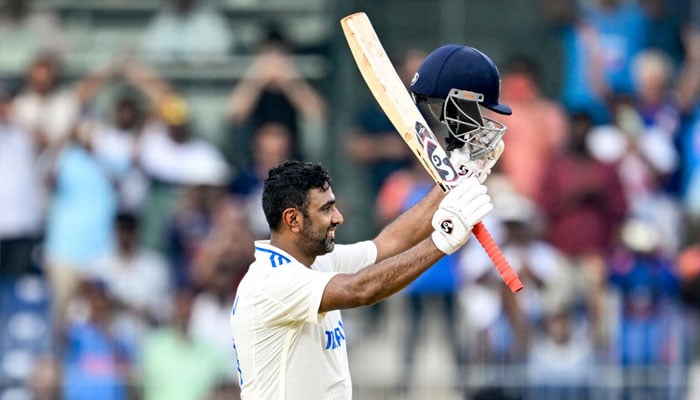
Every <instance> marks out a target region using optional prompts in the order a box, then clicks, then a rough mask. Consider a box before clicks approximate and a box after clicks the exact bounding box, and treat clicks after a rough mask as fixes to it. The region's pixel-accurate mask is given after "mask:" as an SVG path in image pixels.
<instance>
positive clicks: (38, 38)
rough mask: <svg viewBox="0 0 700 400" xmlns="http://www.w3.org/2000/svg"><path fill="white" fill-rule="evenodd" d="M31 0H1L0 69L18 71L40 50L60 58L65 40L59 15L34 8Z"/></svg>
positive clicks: (65, 47)
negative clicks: (0, 55)
mask: <svg viewBox="0 0 700 400" xmlns="http://www.w3.org/2000/svg"><path fill="white" fill-rule="evenodd" d="M33 3H34V1H32V0H3V1H2V2H1V3H0V37H1V38H2V40H1V41H0V54H2V57H1V58H0V71H1V72H3V73H13V72H16V71H21V70H22V69H23V68H24V67H25V66H26V65H28V64H29V63H30V62H31V60H32V58H33V57H35V56H36V55H37V54H41V53H52V54H56V55H58V56H59V57H63V56H64V55H65V53H66V51H67V50H68V47H69V46H68V40H67V38H66V35H65V33H64V30H63V26H62V23H61V21H60V19H59V16H58V15H55V14H54V13H52V12H51V11H50V10H37V9H36V8H35V7H34V4H33Z"/></svg>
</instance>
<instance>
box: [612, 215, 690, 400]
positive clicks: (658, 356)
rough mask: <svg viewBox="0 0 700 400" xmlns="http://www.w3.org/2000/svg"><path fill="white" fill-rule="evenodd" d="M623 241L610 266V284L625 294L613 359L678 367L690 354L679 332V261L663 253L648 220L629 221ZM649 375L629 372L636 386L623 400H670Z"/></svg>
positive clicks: (625, 225) (656, 235)
mask: <svg viewBox="0 0 700 400" xmlns="http://www.w3.org/2000/svg"><path fill="white" fill-rule="evenodd" d="M621 239H622V240H621V244H620V246H619V247H618V248H617V249H616V250H615V252H613V253H612V255H611V256H610V258H609V261H608V264H609V268H610V283H611V284H612V285H613V287H614V288H615V289H616V291H617V292H618V293H619V295H620V312H619V316H620V321H619V329H618V330H617V332H616V337H615V338H614V339H615V341H614V346H613V349H614V350H613V351H614V353H613V354H614V355H615V356H617V359H618V360H619V362H620V363H621V364H622V365H623V366H635V367H636V366H657V365H667V366H668V365H677V364H676V363H678V362H680V361H681V357H682V354H684V351H683V347H682V343H681V342H680V340H679V339H678V338H680V337H681V335H679V334H678V333H677V332H680V331H682V330H681V324H682V323H683V322H682V319H681V318H680V317H679V315H678V313H677V311H678V309H677V306H678V305H679V303H678V300H679V295H680V286H679V280H678V277H677V276H676V271H675V266H674V264H673V261H672V259H671V258H669V257H667V256H666V255H664V253H663V252H660V251H659V250H660V244H661V242H660V240H659V239H660V235H659V234H658V231H657V230H656V229H655V227H654V226H653V225H651V224H649V223H647V222H646V221H643V220H639V219H629V220H627V221H626V222H625V224H624V226H623V229H622V234H621ZM618 352H619V353H618ZM647 373H648V372H647V370H644V369H630V370H628V371H627V374H626V376H625V378H626V379H630V381H631V382H635V384H633V385H626V389H625V391H624V392H623V398H635V397H636V396H639V395H641V394H644V395H645V396H646V395H651V397H653V398H657V399H663V398H666V397H665V396H664V395H663V389H662V388H660V387H658V386H657V385H655V384H653V382H652V380H651V379H650V376H649V375H647ZM666 379H670V378H668V377H667V378H666Z"/></svg>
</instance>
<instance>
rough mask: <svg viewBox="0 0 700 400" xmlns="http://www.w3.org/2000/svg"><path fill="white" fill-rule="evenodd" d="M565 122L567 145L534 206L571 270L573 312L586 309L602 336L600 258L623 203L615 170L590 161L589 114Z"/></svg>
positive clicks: (549, 170)
mask: <svg viewBox="0 0 700 400" xmlns="http://www.w3.org/2000/svg"><path fill="white" fill-rule="evenodd" d="M569 123H570V126H569V139H568V142H567V146H566V148H565V149H564V151H562V152H561V153H559V154H555V155H554V156H553V157H552V158H551V159H550V161H549V163H548V166H547V173H546V174H545V176H544V179H543V180H542V187H541V188H540V193H539V195H538V197H537V198H538V199H539V200H538V205H539V207H540V208H541V210H542V212H543V216H544V219H545V221H544V223H545V227H544V238H545V239H546V240H547V241H549V242H550V243H551V244H552V245H554V247H555V248H557V249H558V250H559V251H560V252H562V254H563V255H564V256H565V257H567V258H568V259H569V260H570V261H571V262H572V263H573V265H574V267H573V268H572V269H571V271H572V272H573V273H574V275H573V276H572V277H570V280H569V282H571V283H574V284H575V290H573V291H572V293H574V294H575V299H574V301H575V303H576V305H575V307H577V309H581V308H580V306H584V309H585V310H586V312H587V313H588V318H589V321H590V323H591V325H592V326H591V327H592V329H593V330H594V334H601V333H602V332H601V331H600V329H601V327H602V312H603V302H604V295H603V292H602V290H603V281H604V276H605V275H604V273H605V271H604V255H605V254H606V252H607V251H608V250H610V249H611V248H612V247H613V245H614V244H615V238H616V233H617V231H618V229H619V227H620V224H621V223H622V220H623V218H624V216H625V214H626V212H627V203H626V200H625V195H624V191H623V188H622V183H621V181H620V178H619V176H618V173H617V169H616V167H615V166H614V165H611V164H605V163H603V162H601V161H598V160H597V159H595V158H593V157H592V155H591V153H590V151H589V149H588V147H587V140H588V139H587V138H588V137H589V134H590V132H591V128H592V120H591V117H590V115H589V114H586V113H576V114H573V115H571V116H570V122H569Z"/></svg>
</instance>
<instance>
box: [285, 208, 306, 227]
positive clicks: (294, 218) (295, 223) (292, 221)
mask: <svg viewBox="0 0 700 400" xmlns="http://www.w3.org/2000/svg"><path fill="white" fill-rule="evenodd" d="M282 221H283V222H284V224H285V225H286V226H287V227H288V228H289V230H290V231H292V232H294V233H299V232H301V228H302V225H303V223H304V216H303V215H301V211H299V210H298V209H296V208H287V209H286V210H284V211H282Z"/></svg>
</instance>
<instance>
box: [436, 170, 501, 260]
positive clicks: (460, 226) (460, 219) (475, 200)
mask: <svg viewBox="0 0 700 400" xmlns="http://www.w3.org/2000/svg"><path fill="white" fill-rule="evenodd" d="M491 210H493V204H492V203H491V197H490V196H489V195H488V194H486V186H484V185H482V184H481V183H480V182H479V181H478V179H477V178H476V177H475V176H472V177H469V178H466V179H463V180H462V181H461V182H460V183H459V184H458V185H457V186H455V187H454V188H452V190H450V192H449V193H447V195H446V196H445V198H444V199H442V201H441V202H440V206H439V207H438V209H437V210H436V211H435V213H434V214H433V219H432V225H433V228H434V229H435V231H433V233H432V235H431V237H432V239H433V243H435V246H436V247H437V248H438V249H440V250H441V251H442V252H443V253H445V254H452V253H454V252H455V251H457V250H458V249H459V248H460V247H462V245H464V243H466V242H467V239H469V236H470V235H471V232H472V227H473V226H474V225H475V224H476V223H478V222H479V221H481V220H482V219H483V218H484V217H485V216H486V215H487V214H488V213H490V212H491Z"/></svg>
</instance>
